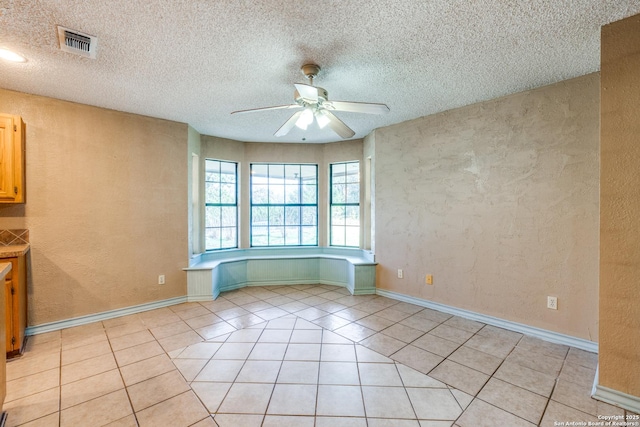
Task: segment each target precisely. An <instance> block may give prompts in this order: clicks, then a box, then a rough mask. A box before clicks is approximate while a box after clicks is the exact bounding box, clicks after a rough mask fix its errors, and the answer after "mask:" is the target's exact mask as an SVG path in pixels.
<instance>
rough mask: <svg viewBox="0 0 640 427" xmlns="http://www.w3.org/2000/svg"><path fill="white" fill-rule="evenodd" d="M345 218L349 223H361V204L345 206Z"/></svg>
mask: <svg viewBox="0 0 640 427" xmlns="http://www.w3.org/2000/svg"><path fill="white" fill-rule="evenodd" d="M345 220H346V224H347V225H355V226H359V225H360V206H345Z"/></svg>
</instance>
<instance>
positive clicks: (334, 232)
mask: <svg viewBox="0 0 640 427" xmlns="http://www.w3.org/2000/svg"><path fill="white" fill-rule="evenodd" d="M331 244H332V245H338V246H344V227H342V226H336V225H334V226H332V227H331Z"/></svg>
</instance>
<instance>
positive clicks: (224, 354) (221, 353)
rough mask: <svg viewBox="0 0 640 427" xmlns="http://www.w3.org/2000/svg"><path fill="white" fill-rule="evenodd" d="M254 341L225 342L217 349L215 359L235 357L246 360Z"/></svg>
mask: <svg viewBox="0 0 640 427" xmlns="http://www.w3.org/2000/svg"><path fill="white" fill-rule="evenodd" d="M254 345H255V344H253V343H241V342H232V343H224V344H222V346H221V347H220V348H219V349H218V351H216V354H214V355H213V358H214V359H227V360H231V359H235V360H245V359H246V358H247V357H249V354H250V353H251V350H253V346H254Z"/></svg>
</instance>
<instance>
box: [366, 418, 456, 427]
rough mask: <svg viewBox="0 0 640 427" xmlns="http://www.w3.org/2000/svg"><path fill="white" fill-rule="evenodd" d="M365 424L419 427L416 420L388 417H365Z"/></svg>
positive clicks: (385, 426)
mask: <svg viewBox="0 0 640 427" xmlns="http://www.w3.org/2000/svg"><path fill="white" fill-rule="evenodd" d="M367 424H368V427H420V421H418V420H399V419H389V418H367ZM449 425H451V424H449Z"/></svg>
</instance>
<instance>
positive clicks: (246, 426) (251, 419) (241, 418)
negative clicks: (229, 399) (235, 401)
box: [213, 414, 264, 427]
mask: <svg viewBox="0 0 640 427" xmlns="http://www.w3.org/2000/svg"><path fill="white" fill-rule="evenodd" d="M263 419H264V415H246V414H216V415H215V417H214V418H213V420H214V421H215V422H216V423H217V424H218V426H219V427H239V426H242V427H261V426H262V420H263Z"/></svg>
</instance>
